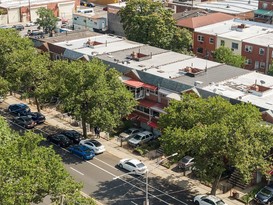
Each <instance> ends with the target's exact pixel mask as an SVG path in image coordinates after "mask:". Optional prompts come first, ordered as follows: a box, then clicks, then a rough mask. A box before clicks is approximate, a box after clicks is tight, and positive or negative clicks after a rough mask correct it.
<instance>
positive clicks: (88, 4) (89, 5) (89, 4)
mask: <svg viewBox="0 0 273 205" xmlns="http://www.w3.org/2000/svg"><path fill="white" fill-rule="evenodd" d="M86 6H87V7H95V4H93V3H91V2H89V3H87V4H86Z"/></svg>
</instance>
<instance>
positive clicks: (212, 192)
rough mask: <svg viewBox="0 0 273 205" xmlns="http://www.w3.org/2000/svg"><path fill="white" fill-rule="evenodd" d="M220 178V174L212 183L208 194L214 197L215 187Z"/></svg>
mask: <svg viewBox="0 0 273 205" xmlns="http://www.w3.org/2000/svg"><path fill="white" fill-rule="evenodd" d="M221 176H222V174H220V175H219V176H218V177H217V178H216V179H215V180H214V182H213V183H212V187H211V191H210V194H211V195H216V191H217V187H218V184H219V181H220V179H221Z"/></svg>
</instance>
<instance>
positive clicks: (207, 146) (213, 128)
mask: <svg viewBox="0 0 273 205" xmlns="http://www.w3.org/2000/svg"><path fill="white" fill-rule="evenodd" d="M166 112H167V113H168V114H163V115H161V116H160V127H162V128H163V135H162V137H161V138H160V140H161V142H162V145H163V147H164V151H165V152H166V154H172V153H174V152H178V153H179V158H182V157H183V156H185V155H186V154H189V155H192V156H193V157H194V158H195V162H196V163H195V167H196V170H199V173H200V178H201V179H202V180H205V181H208V182H210V183H212V189H211V194H214V195H215V193H216V188H217V186H218V183H219V179H220V178H221V175H222V173H223V172H224V171H225V169H226V167H228V166H232V167H235V168H236V169H237V170H238V171H239V172H240V173H241V174H242V176H243V179H244V180H245V181H249V180H250V179H251V177H252V176H253V172H254V171H257V170H259V171H260V172H261V173H263V174H265V175H268V170H270V166H271V160H268V159H266V156H267V155H268V154H269V151H270V149H271V148H272V145H273V138H272V128H271V127H269V126H264V125H262V124H261V114H260V112H259V110H258V109H257V108H256V107H254V106H253V105H251V104H246V103H242V104H236V105H231V104H230V103H229V102H228V101H226V100H224V99H223V98H221V97H210V98H208V99H202V98H196V97H193V96H188V95H185V96H183V100H182V101H172V102H171V104H170V106H169V107H167V108H166Z"/></svg>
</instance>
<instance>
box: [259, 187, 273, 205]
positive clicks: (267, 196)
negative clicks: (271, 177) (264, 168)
mask: <svg viewBox="0 0 273 205" xmlns="http://www.w3.org/2000/svg"><path fill="white" fill-rule="evenodd" d="M255 200H256V201H257V202H258V203H261V204H268V203H271V202H272V201H273V184H270V185H267V186H265V187H264V188H262V189H261V190H260V191H259V192H258V193H257V194H256V195H255Z"/></svg>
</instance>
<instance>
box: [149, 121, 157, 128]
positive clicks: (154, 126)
mask: <svg viewBox="0 0 273 205" xmlns="http://www.w3.org/2000/svg"><path fill="white" fill-rule="evenodd" d="M148 125H149V126H150V127H153V128H158V125H157V123H156V122H149V123H148Z"/></svg>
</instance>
